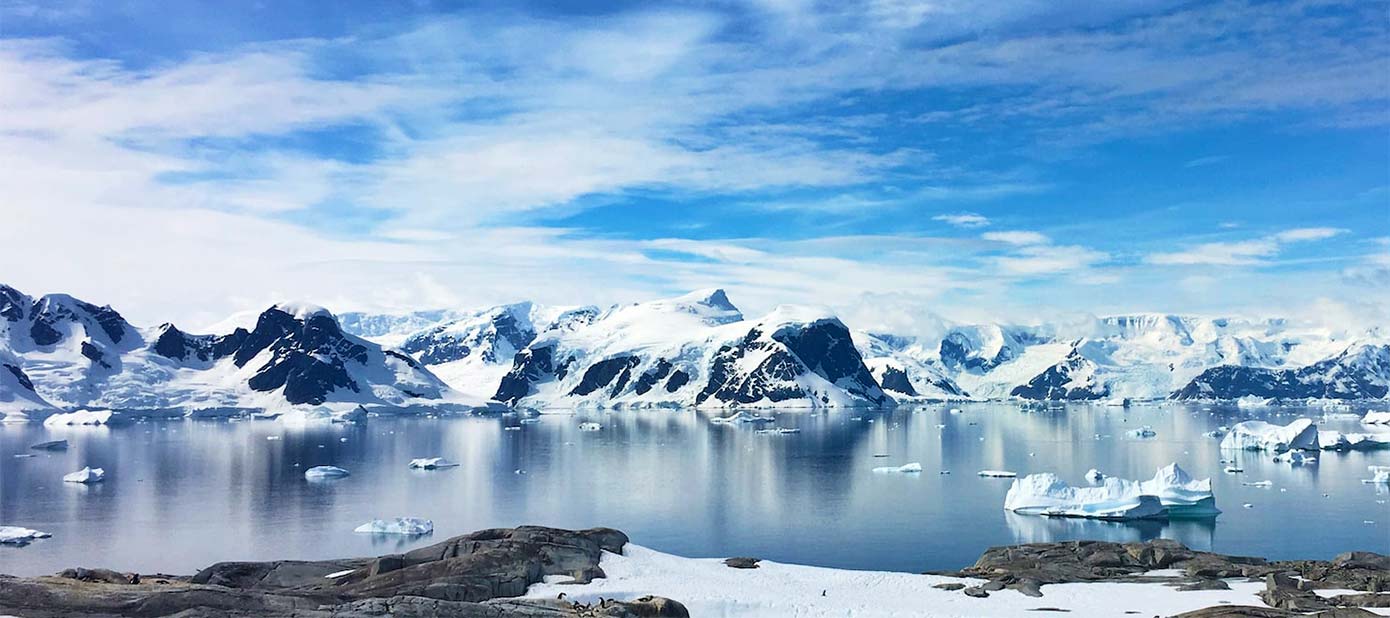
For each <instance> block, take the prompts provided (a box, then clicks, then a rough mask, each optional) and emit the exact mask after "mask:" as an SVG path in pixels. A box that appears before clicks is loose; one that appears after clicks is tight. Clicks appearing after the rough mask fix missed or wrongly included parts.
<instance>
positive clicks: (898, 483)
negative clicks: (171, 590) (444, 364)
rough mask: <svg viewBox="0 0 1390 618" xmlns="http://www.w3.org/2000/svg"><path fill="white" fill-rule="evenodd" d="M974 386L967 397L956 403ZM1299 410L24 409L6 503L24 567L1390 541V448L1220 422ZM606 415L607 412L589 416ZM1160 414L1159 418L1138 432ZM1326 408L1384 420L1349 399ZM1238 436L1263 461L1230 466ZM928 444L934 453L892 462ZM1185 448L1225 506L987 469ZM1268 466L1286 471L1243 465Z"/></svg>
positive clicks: (859, 564) (900, 566) (837, 559)
mask: <svg viewBox="0 0 1390 618" xmlns="http://www.w3.org/2000/svg"><path fill="white" fill-rule="evenodd" d="M950 407H959V408H961V409H963V410H964V412H963V413H961V414H950V413H949V412H948V408H950ZM1298 414H1306V415H1310V416H1313V417H1315V418H1318V417H1321V416H1322V414H1321V411H1318V410H1298V409H1287V408H1269V409H1265V410H1261V411H1258V412H1252V411H1250V410H1238V409H1235V408H1220V407H1218V408H1214V409H1204V408H1203V407H1199V406H1187V405H1172V406H1152V407H1149V406H1144V407H1135V408H1130V409H1122V408H1107V407H1099V406H1086V405H1073V406H1068V407H1066V408H1062V409H1057V410H1051V411H1047V412H1026V411H1023V410H1020V409H1018V407H1017V406H1013V405H1008V404H971V405H953V406H945V407H943V406H930V407H924V408H916V409H912V408H904V409H899V410H895V411H891V412H881V413H880V412H868V411H857V410H846V411H832V412H817V413H811V412H806V411H787V412H776V417H777V420H776V425H777V426H781V427H789V428H797V429H800V430H801V431H800V433H795V434H776V433H758V432H757V431H756V428H755V427H753V426H752V425H751V424H732V425H721V424H712V423H710V422H709V421H708V414H707V413H702V412H696V411H693V410H648V411H622V412H602V411H596V412H582V413H579V414H577V415H548V416H544V417H542V418H540V420H539V422H534V423H525V424H523V423H520V419H519V418H518V417H516V416H504V417H458V418H386V417H376V418H372V419H370V420H369V422H368V423H367V424H366V425H365V426H354V425H329V424H324V425H309V426H303V427H290V426H286V425H283V424H281V423H277V422H274V421H240V422H227V421H188V420H181V421H159V422H148V423H140V424H134V425H128V426H119V427H111V428H105V427H72V428H45V427H42V426H38V425H32V424H30V425H7V426H3V427H0V525H20V526H26V527H30V528H37V529H40V530H45V531H48V532H51V533H53V538H51V539H45V540H42V541H38V542H35V543H33V544H32V545H30V546H28V547H24V548H11V547H5V548H0V572H5V573H16V574H37V573H51V572H54V571H57V570H60V569H62V568H66V567H71V566H79V565H80V566H88V567H93V566H106V567H112V568H120V569H125V570H131V569H136V570H142V571H146V572H149V571H164V572H191V571H193V570H195V569H198V568H201V567H203V566H207V565H208V564H210V563H212V562H215V561H218V560H233V559H271V558H296V559H314V558H329V557H339V556H351V555H374V554H381V553H388V552H398V551H402V550H405V549H408V548H410V547H416V546H420V545H424V544H428V543H431V542H435V541H438V540H441V539H444V538H447V537H448V536H451V535H454V534H461V533H466V532H471V531H474V530H477V529H481V528H488V527H499V526H515V525H518V524H525V523H532V524H545V525H553V526H563V527H589V526H611V527H614V528H618V529H621V530H623V531H625V532H627V533H628V534H629V535H631V536H632V538H633V540H634V542H637V543H639V544H642V545H646V546H649V547H654V548H657V549H660V550H663V551H668V552H672V553H676V554H681V555H687V556H729V555H752V556H758V557H761V558H765V559H769V560H777V561H783V562H796V563H805V564H815V565H824V566H833V567H846V568H857V569H884V570H900V571H922V570H927V569H948V568H959V567H961V566H964V565H967V564H970V563H972V562H974V560H975V559H976V558H977V557H978V556H979V555H980V553H981V552H983V551H984V550H985V548H987V547H989V546H992V545H1003V544H1012V543H1024V542H1038V541H1057V540H1064V539H1101V540H1113V541H1139V540H1147V539H1151V538H1157V537H1162V538H1171V539H1176V540H1178V541H1181V542H1183V543H1185V544H1187V545H1189V546H1191V547H1194V548H1198V549H1209V550H1214V551H1219V552H1222V553H1232V554H1245V555H1260V556H1266V557H1271V558H1296V557H1307V558H1326V557H1331V556H1333V555H1335V554H1337V553H1339V552H1342V551H1347V550H1351V549H1362V550H1373V551H1381V552H1390V507H1387V506H1386V503H1385V500H1386V498H1387V496H1386V490H1385V488H1383V487H1379V488H1378V487H1374V486H1370V485H1365V484H1362V483H1361V482H1360V479H1363V478H1366V477H1367V476H1368V475H1367V472H1366V466H1367V465H1372V464H1375V465H1390V451H1378V452H1369V453H1359V452H1353V453H1330V452H1329V453H1323V454H1322V457H1321V462H1320V463H1319V464H1318V465H1315V466H1290V465H1288V464H1278V463H1274V462H1272V461H1270V458H1269V457H1267V456H1265V455H1263V454H1260V453H1237V454H1229V453H1227V454H1223V453H1222V452H1221V451H1220V450H1219V449H1218V448H1217V442H1216V441H1215V440H1212V439H1210V438H1206V437H1203V436H1202V433H1203V432H1206V431H1210V430H1211V429H1213V428H1215V427H1217V426H1218V425H1230V424H1232V423H1235V422H1237V421H1239V420H1243V419H1246V418H1251V417H1252V416H1261V417H1267V418H1269V420H1271V421H1275V422H1281V423H1283V422H1288V421H1289V420H1291V419H1292V418H1294V417H1295V416H1296V415H1298ZM585 421H592V422H597V423H599V424H600V425H601V426H602V429H601V430H599V431H596V432H585V431H580V430H579V424H580V423H581V422H585ZM1143 425H1149V426H1152V427H1153V429H1154V431H1156V432H1157V436H1156V437H1154V438H1151V439H1145V440H1134V439H1129V438H1126V437H1125V433H1126V432H1127V431H1128V430H1130V429H1134V428H1137V427H1140V426H1143ZM1325 425H1326V428H1329V429H1339V430H1341V431H1364V430H1365V429H1364V428H1360V426H1359V425H1358V424H1357V422H1356V421H1355V420H1349V419H1348V420H1338V421H1331V422H1329V423H1325ZM507 426H513V427H518V428H519V429H517V430H506V429H505V427H507ZM939 426H940V427H939ZM60 438H66V439H67V440H69V442H70V444H71V447H70V448H69V449H68V450H67V451H66V452H51V453H49V452H38V451H29V450H28V446H29V445H30V444H33V443H36V442H40V441H44V440H53V439H60ZM267 438H274V439H267ZM16 454H19V455H28V454H34V455H36V456H35V457H21V458H16V457H14V455H16ZM433 456H442V457H445V458H447V459H449V460H452V461H455V462H458V463H459V464H460V465H459V467H457V468H451V469H445V470H435V471H421V470H410V469H407V463H408V462H409V461H410V460H411V459H413V458H416V457H433ZM1224 458H1235V459H1236V460H1237V461H1238V462H1239V465H1240V466H1241V467H1243V468H1244V469H1245V472H1244V473H1243V474H1225V473H1223V472H1222V469H1223V468H1224V467H1225V465H1226V464H1224V463H1222V460H1223V459H1224ZM910 462H920V463H921V465H922V468H923V471H922V472H921V473H911V474H874V473H872V469H873V468H875V467H881V466H898V465H901V464H904V463H910ZM1169 462H1177V463H1178V464H1179V465H1181V466H1182V467H1183V468H1185V469H1186V470H1188V471H1189V472H1190V473H1191V474H1192V475H1193V476H1194V477H1197V478H1206V477H1211V478H1212V481H1213V485H1214V490H1215V493H1216V497H1217V503H1218V506H1219V507H1221V508H1222V510H1223V511H1224V513H1223V514H1222V515H1221V516H1220V517H1218V518H1217V519H1215V520H1196V521H1173V522H1137V523H1110V522H1096V521H1084V520H1075V519H1052V518H1040V517H1024V516H1018V515H1013V514H1010V513H1006V512H1005V511H1004V510H1003V508H1002V505H1003V501H1004V494H1005V492H1007V490H1008V487H1009V484H1010V481H1009V480H1008V479H990V478H980V477H977V476H976V475H975V473H976V471H978V470H982V469H1005V470H1012V471H1015V472H1018V473H1019V474H1027V473H1030V472H1055V473H1057V474H1059V475H1060V476H1061V477H1062V478H1063V479H1066V480H1068V481H1069V482H1071V483H1073V484H1085V481H1084V478H1083V475H1084V474H1085V472H1086V471H1087V470H1088V469H1090V468H1096V469H1099V470H1100V471H1102V472H1104V473H1106V474H1108V475H1112V476H1118V477H1123V478H1135V479H1139V478H1150V477H1152V476H1153V474H1154V470H1155V469H1156V468H1158V467H1159V466H1162V465H1166V464H1168V463H1169ZM84 465H91V466H93V467H103V468H105V469H106V471H107V475H108V480H107V481H106V482H105V483H102V484H100V485H93V486H81V485H75V484H72V483H63V482H61V480H60V479H61V477H62V475H63V474H66V473H68V472H71V471H73V470H77V469H80V468H81V467H82V466H84ZM315 465H335V466H340V467H343V468H346V469H348V470H349V471H351V473H352V475H351V476H349V477H347V478H343V479H337V480H331V481H327V482H321V483H310V482H306V481H305V479H304V477H303V471H304V470H305V469H307V468H309V467H311V466H315ZM947 471H949V472H950V473H949V474H945V473H944V472H947ZM1257 480H1270V481H1272V483H1273V486H1272V487H1268V488H1259V487H1247V486H1244V485H1242V484H1241V483H1242V481H1257ZM1244 503H1250V504H1251V505H1252V508H1241V505H1242V504H1244ZM398 516H413V517H425V518H429V519H432V520H434V523H435V533H434V535H433V536H428V537H422V538H392V537H380V536H373V535H367V534H356V533H354V532H353V531H352V530H353V528H355V527H357V526H358V525H360V524H362V523H363V522H366V521H368V520H371V519H377V518H392V517H398ZM1366 522H1371V523H1366Z"/></svg>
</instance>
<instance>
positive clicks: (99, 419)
mask: <svg viewBox="0 0 1390 618" xmlns="http://www.w3.org/2000/svg"><path fill="white" fill-rule="evenodd" d="M114 414H115V413H114V412H112V411H110V410H78V411H76V412H59V413H57V414H54V415H52V416H50V417H48V418H46V419H44V421H43V426H44V427H61V426H64V425H107V424H110V423H111V422H114V421H116V420H119V419H115V418H112V416H113V415H114Z"/></svg>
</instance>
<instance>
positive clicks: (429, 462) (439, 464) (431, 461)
mask: <svg viewBox="0 0 1390 618" xmlns="http://www.w3.org/2000/svg"><path fill="white" fill-rule="evenodd" d="M457 467H458V464H456V463H454V462H452V461H449V460H447V459H445V458H443V457H419V458H416V459H412V460H410V469H411V470H439V469H441V468H457Z"/></svg>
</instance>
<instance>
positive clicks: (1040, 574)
mask: <svg viewBox="0 0 1390 618" xmlns="http://www.w3.org/2000/svg"><path fill="white" fill-rule="evenodd" d="M627 544H628V538H627V535H625V534H623V533H622V532H619V531H617V530H612V529H608V528H594V529H589V530H579V531H571V530H560V529H555V528H544V527H537V526H522V527H518V528H512V529H506V528H504V529H491V530H482V531H479V532H474V533H472V534H468V535H464V536H458V537H454V538H451V539H448V540H446V541H443V542H440V543H436V544H433V545H430V546H427V547H422V548H419V549H415V550H411V551H409V552H406V553H403V554H391V555H384V556H379V557H375V558H350V559H340V560H321V561H290V560H277V561H270V562H222V563H218V564H215V565H212V566H210V567H208V568H206V569H203V570H202V571H199V572H198V573H197V574H195V575H192V576H170V575H159V574H155V575H141V574H134V573H120V572H116V571H110V570H105V569H85V568H75V569H68V570H66V571H63V572H62V573H59V574H56V575H50V576H42V577H32V578H19V577H11V576H3V575H0V615H15V616H20V617H22V618H56V617H59V616H76V617H82V618H98V617H101V618H105V617H117V616H121V617H125V616H129V617H140V618H144V617H151V618H153V617H160V616H178V617H180V618H202V617H212V616H233V617H241V616H245V617H251V616H258V617H270V618H280V617H283V618H290V617H294V618H368V617H382V616H393V617H397V618H413V617H425V616H442V617H446V618H448V617H454V618H475V617H477V618H481V617H488V618H492V617H500V616H519V617H522V618H526V617H535V618H567V617H610V618H626V617H648V616H650V617H662V616H670V617H680V616H689V615H690V612H688V611H687V609H686V608H685V606H684V605H682V604H681V603H680V602H679V600H671V599H666V598H662V597H657V596H640V597H637V598H635V599H634V598H633V595H628V596H626V597H624V598H628V599H632V600H627V601H620V600H613V599H600V600H598V601H591V602H588V603H585V602H578V601H574V600H571V599H568V598H566V597H567V595H565V594H564V593H561V594H558V595H556V598H546V599H541V598H518V597H521V596H522V595H525V594H526V593H527V589H528V588H530V587H531V586H532V585H533V584H537V583H541V582H542V581H544V580H546V579H547V578H549V579H550V581H551V583H554V582H555V579H556V577H557V576H558V577H562V578H569V579H568V580H567V582H566V583H569V584H572V585H575V586H576V587H579V586H582V585H584V584H587V583H589V582H592V581H594V580H595V579H597V578H604V577H606V574H605V573H604V571H603V569H602V568H601V567H600V566H599V562H600V559H601V557H602V556H603V553H604V552H613V553H622V551H623V548H624V546H626V545H627ZM725 564H726V565H727V567H728V568H735V569H749V570H755V569H757V568H758V560H756V559H753V558H738V559H731V560H730V561H728V562H726V563H725ZM721 568H725V567H721ZM1156 571H1159V572H1160V573H1156V574H1155V573H1154V572H1156ZM931 575H936V576H948V577H955V578H961V579H962V581H961V582H959V583H955V582H952V583H942V584H937V585H935V586H934V587H935V588H937V589H939V590H941V591H942V593H943V594H945V593H946V591H952V592H956V593H959V594H961V595H966V596H969V597H975V598H977V599H988V597H989V596H990V595H991V594H992V593H996V592H999V591H1003V590H1014V591H1017V592H1018V593H1021V594H1023V595H1026V596H1029V597H1041V600H1044V601H1045V599H1046V597H1047V588H1046V587H1047V586H1049V585H1054V584H1075V583H1102V582H1105V583H1144V584H1153V585H1164V586H1170V587H1173V588H1176V589H1177V590H1183V591H1209V590H1226V589H1228V588H1229V584H1228V583H1227V582H1228V581H1234V580H1241V581H1262V582H1263V583H1264V585H1265V587H1264V589H1263V591H1262V592H1260V593H1259V598H1260V600H1262V601H1263V602H1264V603H1265V604H1266V605H1268V607H1256V606H1245V605H1235V604H1229V605H1220V606H1215V607H1209V608H1205V609H1199V610H1196V611H1190V612H1186V613H1182V614H1179V616H1183V617H1186V618H1240V617H1244V618H1283V617H1287V616H1306V615H1315V616H1323V617H1325V618H1351V617H1354V616H1375V615H1377V614H1374V613H1372V612H1370V611H1368V610H1366V609H1364V608H1390V557H1387V556H1384V555H1380V554H1375V553H1370V552H1350V553H1346V554H1342V555H1340V556H1337V557H1336V558H1334V559H1333V560H1330V561H1324V560H1295V561H1267V560H1264V559H1262V558H1251V557H1240V556H1224V555H1220V554H1213V553H1209V552H1201V551H1194V550H1190V549H1188V548H1186V547H1184V546H1182V545H1181V544H1178V543H1176V542H1173V541H1166V540H1157V541H1150V542H1147V543H1125V544H1120V543H1108V542H1099V541H1073V542H1061V543H1039V544H1028V545H1015V546H1006V547H995V548H991V549H989V550H988V551H986V552H985V553H984V555H983V556H981V557H980V559H979V560H978V561H977V562H976V563H975V564H974V565H972V566H970V567H967V568H965V569H962V570H960V571H951V572H934V573H931ZM1245 585H1249V584H1245ZM1319 590H1323V591H1352V592H1351V593H1346V592H1340V593H1330V594H1329V593H1325V594H1323V595H1319V594H1318V593H1317V592H1316V591H1319ZM631 592H632V593H634V594H640V592H641V591H637V590H633V591H631ZM729 594H730V595H731V596H736V595H737V592H736V591H730V592H729ZM981 603H982V605H981V606H980V610H981V612H982V613H981V614H980V615H986V616H987V615H989V614H988V612H989V610H988V604H989V603H990V601H987V600H986V601H981ZM924 609H925V608H924ZM1033 611H1039V612H1045V611H1056V610H1051V609H1049V608H1048V607H1046V605H1045V603H1043V604H1042V606H1040V607H1039V608H1037V609H1036V610H1033ZM1126 613H1131V612H1126Z"/></svg>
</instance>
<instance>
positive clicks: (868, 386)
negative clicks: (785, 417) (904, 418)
mask: <svg viewBox="0 0 1390 618" xmlns="http://www.w3.org/2000/svg"><path fill="white" fill-rule="evenodd" d="M495 398H496V399H497V400H499V401H502V402H505V403H510V404H514V405H523V406H534V407H578V406H589V405H593V406H614V407H622V406H682V405H687V406H701V407H729V406H772V405H781V406H790V407H836V406H839V407H843V406H883V405H892V404H893V400H892V399H891V398H890V397H889V396H888V395H887V394H886V393H884V392H883V389H882V388H881V387H880V386H879V384H878V382H877V381H876V380H875V379H874V377H873V375H872V374H870V372H869V370H868V368H867V367H866V366H865V365H864V361H863V358H862V357H861V356H860V354H859V351H858V349H856V347H855V345H854V340H853V338H852V336H851V335H850V332H849V329H848V328H846V327H845V325H844V324H843V323H841V322H840V320H839V319H838V318H835V317H834V316H833V315H830V314H829V313H827V312H825V311H821V310H815V309H806V308H794V307H779V308H778V309H776V310H774V311H773V312H771V313H769V314H768V315H766V316H763V317H761V318H757V319H746V318H745V317H744V316H743V314H742V313H741V312H740V311H739V310H738V309H737V308H736V307H735V306H734V305H733V303H731V302H730V301H729V299H728V297H727V296H726V295H725V294H724V292H723V290H703V291H699V292H694V293H692V294H688V295H686V296H682V297H679V298H673V299H666V300H658V301H652V302H646V303H637V304H632V305H623V306H618V307H614V308H612V309H609V310H607V311H605V312H603V313H602V314H600V315H598V316H596V317H595V318H594V319H593V320H592V322H590V323H588V324H583V325H579V326H576V327H574V328H572V329H568V330H563V329H555V330H548V331H547V332H544V333H540V334H539V335H538V336H537V337H536V338H535V340H534V341H532V342H531V343H530V345H528V346H527V347H526V349H524V350H522V351H521V352H520V353H518V354H517V355H516V358H515V362H514V364H513V366H512V368H511V369H510V371H508V372H507V373H506V375H505V376H504V377H503V379H502V381H501V383H500V384H499V385H498V388H497V391H496V393H495Z"/></svg>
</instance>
